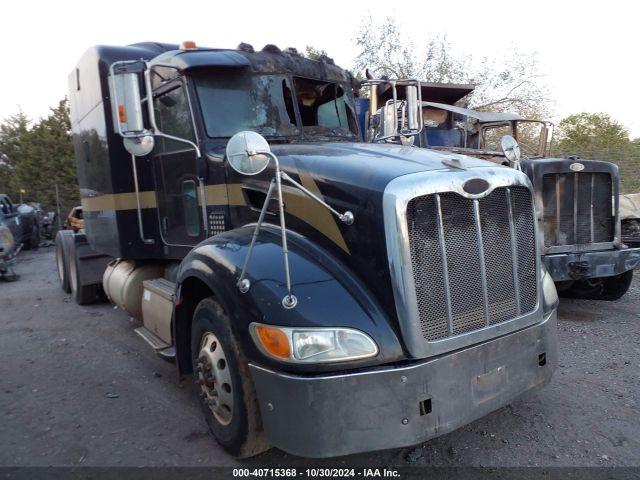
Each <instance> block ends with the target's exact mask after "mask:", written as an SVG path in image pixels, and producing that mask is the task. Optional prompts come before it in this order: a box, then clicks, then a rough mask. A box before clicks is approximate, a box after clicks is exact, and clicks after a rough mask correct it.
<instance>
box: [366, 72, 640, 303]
mask: <svg viewBox="0 0 640 480" xmlns="http://www.w3.org/2000/svg"><path fill="white" fill-rule="evenodd" d="M369 84H370V85H371V86H372V87H375V89H374V90H372V92H373V93H372V95H371V96H370V98H374V96H375V97H377V98H376V101H375V103H376V104H379V105H381V106H382V108H380V109H379V110H377V111H375V112H374V111H373V110H372V109H370V108H369V103H368V101H363V100H359V102H360V105H359V106H360V110H361V111H362V113H361V115H360V122H361V123H363V121H364V120H365V119H367V118H372V119H373V120H371V121H368V122H367V124H368V125H370V126H371V127H370V128H369V132H368V140H369V141H372V142H380V141H385V142H395V143H402V142H403V141H404V142H405V143H408V142H411V143H412V144H415V145H416V146H420V147H423V148H429V149H436V150H440V151H449V152H453V153H459V154H464V155H470V156H474V157H477V158H481V159H485V160H489V161H492V162H495V163H499V164H503V165H506V166H511V167H514V168H516V169H518V170H521V171H523V172H524V173H525V174H526V175H527V176H528V177H529V179H530V180H531V182H532V184H533V188H534V193H535V199H536V210H537V212H538V213H537V221H538V225H539V228H540V237H541V247H540V248H541V252H542V255H543V257H542V261H543V263H544V265H545V268H546V269H547V271H548V272H549V274H550V275H551V277H552V278H553V279H554V281H555V282H556V286H557V288H558V292H559V293H560V295H561V296H566V297H574V298H583V299H594V300H617V299H619V298H621V297H622V296H623V295H624V294H625V293H626V292H627V290H628V288H629V286H630V285H631V281H632V278H633V270H634V268H635V267H636V266H638V265H639V264H640V249H639V248H629V245H627V244H625V242H624V241H623V240H624V238H623V237H624V234H623V233H621V218H620V207H619V202H620V174H619V172H618V167H617V166H616V165H615V164H613V163H611V162H605V161H599V160H586V159H578V158H575V157H567V158H553V157H552V156H551V152H550V146H551V135H552V133H553V124H552V123H550V122H547V121H539V120H530V119H526V118H523V117H521V116H520V115H517V114H513V113H508V112H479V111H475V110H471V109H468V108H463V107H461V106H459V105H458V104H457V102H459V101H460V100H461V99H463V98H464V97H465V96H466V95H468V94H470V93H471V92H472V91H473V89H474V86H473V85H459V84H442V83H440V84H438V83H425V82H417V81H415V80H396V81H390V80H370V81H369ZM418 87H419V88H418ZM413 90H417V91H419V92H420V95H416V94H412V95H414V96H415V97H418V96H419V97H420V99H421V101H420V102H419V104H417V103H414V109H413V110H412V109H409V108H407V101H408V100H410V98H408V96H409V95H408V93H409V94H411V92H412V91H413ZM365 111H368V112H367V113H364V112H365ZM372 112H373V113H372ZM380 112H385V113H383V114H381V113H380ZM392 112H396V115H393V113H392ZM410 112H413V116H414V117H415V120H413V123H415V124H416V125H417V126H418V127H419V128H418V129H414V130H412V129H410V128H409V127H410V126H411V125H410V123H411V115H409V113H410ZM505 134H506V135H509V136H511V137H513V138H514V139H517V140H518V142H517V144H516V145H517V147H516V148H517V149H518V150H522V152H521V153H522V155H523V157H522V158H518V159H517V160H515V161H511V160H509V159H508V155H506V154H505V152H504V151H503V149H502V147H501V144H500V143H501V138H502V137H503V136H504V135H505ZM627 238H628V237H627Z"/></svg>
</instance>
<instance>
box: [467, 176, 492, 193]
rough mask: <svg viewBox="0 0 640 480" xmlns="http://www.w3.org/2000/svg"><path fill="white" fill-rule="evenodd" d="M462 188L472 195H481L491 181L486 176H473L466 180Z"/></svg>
mask: <svg viewBox="0 0 640 480" xmlns="http://www.w3.org/2000/svg"><path fill="white" fill-rule="evenodd" d="M462 189H463V190H464V191H465V192H467V193H468V194H470V195H479V194H481V193H483V192H486V191H487V190H488V189H489V182H487V181H486V180H485V179H484V178H472V179H471V180H467V181H466V182H464V185H462Z"/></svg>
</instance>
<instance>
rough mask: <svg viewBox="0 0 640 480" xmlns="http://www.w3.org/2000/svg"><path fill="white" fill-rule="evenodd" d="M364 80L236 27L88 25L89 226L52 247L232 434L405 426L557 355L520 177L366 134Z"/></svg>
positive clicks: (334, 442)
mask: <svg viewBox="0 0 640 480" xmlns="http://www.w3.org/2000/svg"><path fill="white" fill-rule="evenodd" d="M355 85H356V83H355V80H354V78H353V77H352V76H351V74H350V73H349V72H347V71H345V70H343V69H341V68H339V67H337V66H336V65H334V64H333V62H332V61H330V60H329V59H327V58H324V57H322V58H320V59H319V60H310V59H306V58H303V57H302V56H300V55H299V54H297V52H296V51H295V50H293V49H287V50H284V51H281V50H279V49H277V48H276V47H274V46H267V47H265V48H264V49H263V50H262V51H254V49H253V48H252V47H251V46H249V45H245V44H242V45H240V46H239V47H238V49H237V50H226V49H207V48H195V46H193V45H189V44H183V45H182V47H178V46H177V45H166V44H158V43H144V44H135V45H131V46H127V47H103V46H101V47H94V48H91V49H90V50H88V51H87V52H86V53H85V54H84V56H83V57H82V58H81V60H80V62H79V63H78V66H77V68H76V69H75V70H74V71H73V72H72V74H71V76H70V104H71V116H72V129H73V138H74V144H75V152H76V159H77V164H78V178H79V181H80V187H81V197H82V206H83V213H84V220H85V233H84V234H77V235H83V237H82V238H80V239H79V240H77V241H76V240H72V241H71V242H69V243H70V245H71V248H70V249H69V251H68V255H67V257H68V258H69V260H68V262H67V263H68V265H67V264H66V263H64V262H65V260H64V258H62V256H60V258H61V260H59V262H62V263H63V264H64V265H63V266H68V271H70V272H71V273H73V272H76V273H75V274H74V275H75V279H76V280H75V281H76V288H84V287H87V288H88V287H92V288H97V285H98V284H99V283H102V284H103V288H104V292H105V293H106V296H107V297H108V298H109V299H110V300H111V301H112V302H114V303H115V304H116V305H119V306H120V307H121V308H123V309H124V310H126V311H127V312H128V313H129V314H130V315H131V316H132V317H134V318H136V319H138V320H139V321H140V322H141V323H140V326H139V328H138V329H137V332H138V333H139V334H140V335H141V336H142V337H143V338H144V339H145V340H146V341H147V342H148V343H149V344H150V345H151V346H152V347H153V348H154V349H155V350H156V351H157V352H158V354H159V355H160V356H162V357H164V358H167V359H175V361H176V363H177V367H178V370H179V373H180V374H182V375H193V378H194V380H195V382H196V384H197V390H198V393H199V396H200V402H201V404H202V409H203V412H204V416H205V419H206V421H207V423H208V425H209V427H210V429H211V431H212V433H213V435H214V436H215V438H216V439H217V441H218V442H219V443H220V444H221V445H222V446H223V447H224V448H226V449H227V450H228V451H229V452H231V453H232V454H234V455H237V456H249V455H253V454H256V453H259V452H261V451H263V450H265V449H266V448H268V447H269V446H270V445H273V446H276V447H278V448H281V449H282V450H285V451H287V452H289V453H292V454H296V455H302V456H309V457H328V456H337V455H346V454H351V453H356V452H362V451H370V450H377V449H385V448H393V447H401V446H407V445H412V444H416V443H419V442H422V441H425V440H428V439H430V438H433V437H436V436H438V435H442V434H443V433H447V432H450V431H452V430H454V429H456V428H459V427H461V426H463V425H465V424H467V423H469V422H471V421H473V420H475V419H477V418H479V417H481V416H483V415H486V414H487V413H489V412H491V411H493V410H495V409H498V408H500V407H502V406H504V405H506V404H508V403H509V402H511V401H512V400H513V399H515V398H516V397H517V396H519V395H521V394H522V393H524V392H526V391H529V390H531V389H534V388H539V387H541V386H543V385H545V384H546V383H547V382H548V381H549V380H550V378H551V375H552V372H553V370H554V368H555V366H556V363H557V353H556V306H557V295H556V290H555V287H554V284H553V282H552V280H551V278H550V277H549V276H548V275H547V274H546V273H545V272H544V270H543V268H542V265H541V263H540V256H539V253H540V252H539V241H538V240H539V233H538V228H537V224H536V221H535V212H534V199H533V198H534V197H533V193H532V190H531V183H530V181H529V179H528V178H527V177H526V175H524V174H523V173H521V172H519V171H516V170H513V169H506V168H502V167H499V166H496V165H495V164H492V163H490V162H485V161H483V160H479V159H476V158H472V157H466V156H462V155H456V154H451V153H447V152H437V151H431V150H427V149H417V148H405V147H402V146H397V145H384V144H383V145H372V144H366V143H362V142H360V141H359V140H358V136H359V131H358V126H357V121H356V112H355V101H354V96H353V89H354V86H355ZM61 240H62V239H61ZM82 242H86V245H84V244H83V248H84V250H82V249H78V248H75V247H73V245H74V244H76V243H77V244H82ZM110 259H112V260H110ZM109 260H110V261H109ZM107 261H108V265H106V268H105V270H104V274H103V278H102V279H101V281H100V280H96V278H95V275H92V274H88V273H83V272H86V271H87V270H91V269H94V270H95V268H96V265H102V266H105V264H106V263H107ZM59 270H60V271H61V272H64V268H62V269H59ZM61 275H62V273H61ZM72 283H73V282H72ZM97 293H99V292H96V294H97ZM84 299H86V298H84ZM167 413H169V412H167Z"/></svg>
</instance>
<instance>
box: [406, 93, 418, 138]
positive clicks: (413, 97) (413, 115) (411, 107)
mask: <svg viewBox="0 0 640 480" xmlns="http://www.w3.org/2000/svg"><path fill="white" fill-rule="evenodd" d="M406 89H407V123H408V126H409V130H416V129H417V128H418V127H419V122H418V88H417V87H415V86H413V85H407V87H406Z"/></svg>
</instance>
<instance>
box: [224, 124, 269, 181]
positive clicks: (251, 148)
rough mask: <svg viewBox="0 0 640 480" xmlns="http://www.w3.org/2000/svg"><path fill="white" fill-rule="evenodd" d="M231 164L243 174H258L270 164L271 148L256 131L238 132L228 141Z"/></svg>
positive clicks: (228, 156)
mask: <svg viewBox="0 0 640 480" xmlns="http://www.w3.org/2000/svg"><path fill="white" fill-rule="evenodd" d="M226 152H227V160H228V161H229V166H230V167H231V168H233V169H234V170H235V171H236V172H238V173H239V174H241V175H257V174H259V173H261V172H263V171H264V169H265V168H267V165H269V154H270V153H271V148H270V147H269V143H268V142H267V141H266V140H265V138H264V137H263V136H262V135H260V134H258V133H256V132H251V131H247V132H239V133H236V134H235V135H234V136H233V137H231V139H230V140H229V143H227V150H226Z"/></svg>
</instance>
